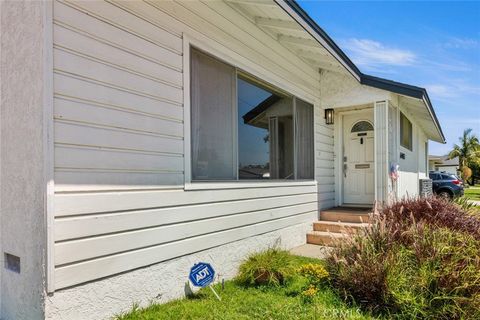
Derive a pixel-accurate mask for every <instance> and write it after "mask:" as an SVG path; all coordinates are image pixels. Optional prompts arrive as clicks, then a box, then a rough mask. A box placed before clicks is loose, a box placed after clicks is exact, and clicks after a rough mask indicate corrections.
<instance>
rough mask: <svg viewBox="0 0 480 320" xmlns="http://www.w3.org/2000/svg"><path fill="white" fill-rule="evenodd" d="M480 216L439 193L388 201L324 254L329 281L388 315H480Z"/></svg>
mask: <svg viewBox="0 0 480 320" xmlns="http://www.w3.org/2000/svg"><path fill="white" fill-rule="evenodd" d="M402 204H403V205H402ZM442 205H445V206H442ZM448 210H451V211H448ZM477 223H478V220H476V218H474V217H472V216H469V215H468V214H466V212H464V211H462V210H461V209H460V208H458V207H457V206H455V205H452V204H448V203H446V202H443V201H440V200H432V199H428V200H425V199H417V200H405V201H402V202H401V203H397V204H394V205H392V206H390V207H386V208H383V209H382V210H381V211H380V213H379V214H378V215H375V216H373V217H372V225H371V227H369V228H366V229H365V230H362V231H360V232H359V233H358V234H357V235H351V236H350V238H349V239H348V240H347V241H346V242H345V243H343V244H342V243H340V244H339V246H338V247H337V248H336V249H334V250H333V251H332V253H331V255H330V256H329V257H328V258H327V267H328V271H329V272H330V277H331V281H332V284H333V286H334V288H335V289H336V290H337V291H338V293H340V295H341V296H342V297H343V298H344V299H346V300H349V301H352V302H356V303H358V304H359V305H361V306H362V307H363V308H365V309H368V310H370V311H372V312H374V313H386V314H388V315H389V317H396V318H404V319H411V318H419V319H480V311H479V310H480V271H479V270H480V256H479V252H480V238H479V233H478V232H479V230H478V229H477V230H475V229H474V228H473V226H475V225H477Z"/></svg>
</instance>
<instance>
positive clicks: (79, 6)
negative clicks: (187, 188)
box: [53, 1, 184, 190]
mask: <svg viewBox="0 0 480 320" xmlns="http://www.w3.org/2000/svg"><path fill="white" fill-rule="evenodd" d="M53 31H54V51H53V54H54V57H53V60H54V95H55V100H54V106H55V107H54V132H55V183H56V186H57V190H58V189H60V190H61V188H62V185H78V186H81V185H86V186H87V185H88V186H91V185H105V184H106V185H127V186H128V185H181V184H182V183H183V180H184V177H183V170H184V168H183V149H184V143H183V88H182V82H183V80H182V79H183V78H182V77H183V75H182V63H183V62H182V47H183V44H182V38H181V35H179V34H174V33H171V32H169V31H167V30H165V29H162V28H160V27H158V26H155V25H152V24H151V23H149V22H147V21H145V20H143V19H140V18H138V17H135V16H134V15H132V14H130V13H127V12H125V11H124V10H122V9H121V8H118V7H117V6H115V5H112V4H109V3H107V2H101V1H83V2H71V3H70V2H68V3H67V2H55V3H54V27H53Z"/></svg>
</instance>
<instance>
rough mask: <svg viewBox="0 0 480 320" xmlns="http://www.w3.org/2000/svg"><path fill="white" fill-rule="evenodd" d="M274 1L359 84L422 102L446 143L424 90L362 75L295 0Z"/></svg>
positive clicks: (443, 141) (444, 141)
mask: <svg viewBox="0 0 480 320" xmlns="http://www.w3.org/2000/svg"><path fill="white" fill-rule="evenodd" d="M274 1H275V2H276V3H277V4H278V5H279V6H281V7H282V8H283V9H284V10H285V11H286V12H287V13H288V14H289V15H290V16H291V17H292V18H293V19H294V20H296V21H297V22H299V23H300V24H302V23H301V21H303V22H305V24H306V25H307V26H308V27H309V29H311V31H313V33H312V32H310V30H307V29H306V28H305V26H303V25H302V26H303V27H304V28H305V30H306V31H307V32H309V33H310V34H311V35H312V36H313V37H314V38H316V39H317V41H319V42H320V44H321V45H322V46H324V47H325V49H327V50H328V51H329V52H330V53H331V54H332V55H333V56H334V57H335V59H337V60H338V62H340V64H342V65H343V66H344V67H345V68H346V69H347V71H348V72H350V73H351V74H352V76H353V77H354V78H356V79H357V80H358V81H359V82H360V83H361V84H363V85H366V86H370V87H374V88H377V89H382V90H387V91H390V92H393V93H397V94H400V95H405V96H408V97H412V98H416V99H420V100H422V101H423V103H424V104H425V106H426V107H427V109H428V112H429V114H430V117H431V118H432V121H433V122H434V124H435V127H436V128H437V131H438V134H439V137H440V140H441V141H440V142H442V143H446V140H445V135H444V134H443V131H442V128H441V126H440V122H439V121H438V118H437V115H436V114H435V110H434V109H433V106H432V103H431V101H430V98H429V97H428V93H427V90H426V89H424V88H420V87H416V86H412V85H408V84H404V83H400V82H395V81H391V80H387V79H383V78H378V77H374V76H370V75H367V74H364V73H362V72H361V71H360V69H358V67H357V66H356V65H355V64H354V63H353V62H352V61H351V60H350V58H349V57H348V56H347V55H346V54H345V53H344V52H343V51H342V49H340V47H339V46H338V45H337V44H336V43H335V42H334V41H333V40H332V38H330V36H329V35H328V34H327V33H326V32H325V31H324V30H323V29H322V28H320V26H319V25H318V24H317V23H316V22H315V21H314V20H313V19H312V18H311V17H310V16H309V15H308V14H307V13H306V12H305V10H303V9H302V7H300V5H299V4H298V3H297V2H296V1H295V0H274ZM288 9H290V10H291V11H292V12H290V11H289V10H288ZM294 15H297V16H298V17H299V18H300V19H301V21H299V19H298V18H297V17H296V16H294ZM317 36H318V37H317ZM319 38H320V39H319ZM321 40H323V41H321Z"/></svg>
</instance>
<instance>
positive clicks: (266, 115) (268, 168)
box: [238, 78, 294, 179]
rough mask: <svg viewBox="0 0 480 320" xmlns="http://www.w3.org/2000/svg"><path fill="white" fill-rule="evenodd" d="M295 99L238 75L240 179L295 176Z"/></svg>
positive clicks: (290, 177)
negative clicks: (293, 100) (293, 102)
mask: <svg viewBox="0 0 480 320" xmlns="http://www.w3.org/2000/svg"><path fill="white" fill-rule="evenodd" d="M293 146H294V142H293V112H292V99H291V98H285V97H281V96H280V95H278V94H276V93H274V92H270V91H268V90H266V89H264V88H261V87H259V86H258V85H256V84H253V83H251V82H248V81H246V80H244V79H241V78H239V79H238V161H239V168H238V170H239V172H238V176H239V179H293V178H294V165H293V152H294V151H293Z"/></svg>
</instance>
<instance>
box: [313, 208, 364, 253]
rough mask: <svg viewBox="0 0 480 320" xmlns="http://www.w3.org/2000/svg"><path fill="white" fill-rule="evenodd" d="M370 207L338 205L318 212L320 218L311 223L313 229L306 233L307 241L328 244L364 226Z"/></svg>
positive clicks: (315, 243)
mask: <svg viewBox="0 0 480 320" xmlns="http://www.w3.org/2000/svg"><path fill="white" fill-rule="evenodd" d="M371 212H372V208H359V207H346V206H340V207H335V208H331V209H328V210H323V211H321V212H320V220H319V221H316V222H314V223H313V231H310V232H308V233H307V243H308V244H314V245H322V246H330V245H332V243H333V242H334V241H335V239H341V238H343V237H345V233H348V232H355V231H356V230H358V229H359V228H363V227H366V226H367V225H368V221H369V215H370V213H371Z"/></svg>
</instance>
